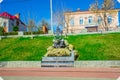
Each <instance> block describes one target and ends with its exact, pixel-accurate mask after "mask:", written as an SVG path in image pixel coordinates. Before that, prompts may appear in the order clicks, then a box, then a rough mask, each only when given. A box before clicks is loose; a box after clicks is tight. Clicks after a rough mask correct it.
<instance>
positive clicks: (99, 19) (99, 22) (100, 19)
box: [98, 16, 102, 24]
mask: <svg viewBox="0 0 120 80" xmlns="http://www.w3.org/2000/svg"><path fill="white" fill-rule="evenodd" d="M101 22H102V18H101V17H100V16H99V17H98V24H101Z"/></svg>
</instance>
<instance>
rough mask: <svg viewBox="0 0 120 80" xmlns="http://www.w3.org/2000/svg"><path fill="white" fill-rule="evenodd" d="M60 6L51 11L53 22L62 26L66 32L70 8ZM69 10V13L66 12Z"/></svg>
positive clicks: (69, 18)
mask: <svg viewBox="0 0 120 80" xmlns="http://www.w3.org/2000/svg"><path fill="white" fill-rule="evenodd" d="M61 7H62V8H60V7H57V8H56V10H55V12H54V13H53V22H54V24H55V25H56V26H57V27H62V28H64V31H65V33H66V34H67V33H68V29H69V22H70V20H71V19H72V17H71V15H70V13H71V10H70V9H67V8H65V7H64V6H63V5H61ZM68 12H69V14H67V13H68Z"/></svg>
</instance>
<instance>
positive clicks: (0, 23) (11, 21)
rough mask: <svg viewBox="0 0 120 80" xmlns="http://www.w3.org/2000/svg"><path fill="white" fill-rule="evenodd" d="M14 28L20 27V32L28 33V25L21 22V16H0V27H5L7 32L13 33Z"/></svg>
mask: <svg viewBox="0 0 120 80" xmlns="http://www.w3.org/2000/svg"><path fill="white" fill-rule="evenodd" d="M14 26H18V27H19V31H27V27H26V25H25V24H24V23H23V22H22V21H21V20H20V14H16V15H14V16H13V15H11V14H9V13H7V12H3V13H1V14H0V27H3V28H4V31H5V32H11V31H13V27H14Z"/></svg>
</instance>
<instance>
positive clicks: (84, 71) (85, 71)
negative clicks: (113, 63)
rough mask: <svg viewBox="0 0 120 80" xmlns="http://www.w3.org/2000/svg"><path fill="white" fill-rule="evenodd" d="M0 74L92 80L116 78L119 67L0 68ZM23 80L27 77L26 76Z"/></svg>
mask: <svg viewBox="0 0 120 80" xmlns="http://www.w3.org/2000/svg"><path fill="white" fill-rule="evenodd" d="M0 76H9V77H11V76H21V77H22V76H26V77H27V76H33V77H38V78H39V77H40V78H41V77H43V78H44V77H50V78H51V79H49V80H53V79H52V78H54V77H58V78H64V77H65V78H70V79H68V80H80V78H88V80H90V78H91V80H94V78H95V80H99V79H100V80H107V79H111V80H116V79H117V78H118V77H119V76H120V68H0ZM5 78H7V77H5ZM16 78H17V77H16ZM77 78H78V79H77ZM11 80H12V79H11ZM16 80H18V79H16ZM21 80H23V79H21ZM25 80H28V79H27V78H26V79H25ZM31 80H33V79H31ZM35 80H36V79H35ZM41 80H48V79H41ZM55 80H56V79H55ZM57 80H59V79H57ZM60 80H61V79H60ZM63 80H65V79H63ZM81 80H83V79H81ZM85 80H87V79H85Z"/></svg>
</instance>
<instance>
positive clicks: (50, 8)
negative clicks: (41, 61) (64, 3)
mask: <svg viewBox="0 0 120 80" xmlns="http://www.w3.org/2000/svg"><path fill="white" fill-rule="evenodd" d="M50 12H51V31H52V33H53V23H52V0H50Z"/></svg>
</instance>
